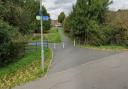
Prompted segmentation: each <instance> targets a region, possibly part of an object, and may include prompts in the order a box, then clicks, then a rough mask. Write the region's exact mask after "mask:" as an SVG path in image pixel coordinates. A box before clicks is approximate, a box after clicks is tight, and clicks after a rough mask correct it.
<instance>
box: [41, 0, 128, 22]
mask: <svg viewBox="0 0 128 89" xmlns="http://www.w3.org/2000/svg"><path fill="white" fill-rule="evenodd" d="M75 3H76V0H43V5H44V6H45V7H46V8H47V10H48V12H49V13H50V15H51V18H52V19H54V20H55V19H57V17H58V15H59V14H60V12H62V11H63V12H65V14H66V15H68V14H69V13H70V11H71V10H72V5H73V4H75ZM109 7H110V9H111V10H118V9H128V0H113V4H112V5H110V6H109Z"/></svg>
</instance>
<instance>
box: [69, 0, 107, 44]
mask: <svg viewBox="0 0 128 89" xmlns="http://www.w3.org/2000/svg"><path fill="white" fill-rule="evenodd" d="M108 5H109V0H77V3H76V5H74V6H73V11H72V12H71V14H70V15H69V20H68V22H67V23H70V34H71V36H73V37H74V38H79V39H81V40H82V41H85V42H86V43H88V44H94V45H99V44H100V43H101V44H102V38H103V37H102V36H103V34H102V35H101V33H102V30H101V28H102V27H101V26H103V24H104V17H105V16H104V15H105V12H106V11H107V9H108ZM99 32H100V33H99ZM99 34H100V35H99ZM99 36H101V37H99ZM94 38H95V39H94Z"/></svg>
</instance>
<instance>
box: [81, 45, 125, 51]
mask: <svg viewBox="0 0 128 89" xmlns="http://www.w3.org/2000/svg"><path fill="white" fill-rule="evenodd" d="M80 47H84V48H93V49H101V50H127V49H126V48H125V47H123V46H119V45H104V46H90V45H80Z"/></svg>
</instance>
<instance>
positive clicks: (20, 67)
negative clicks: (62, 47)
mask: <svg viewBox="0 0 128 89" xmlns="http://www.w3.org/2000/svg"><path fill="white" fill-rule="evenodd" d="M51 56H52V54H51V50H50V49H45V72H44V73H43V72H42V70H41V53H40V50H39V51H38V52H37V51H36V52H30V53H27V54H26V55H25V56H24V57H23V58H21V59H20V60H19V61H17V62H16V63H12V64H10V65H8V66H7V67H4V68H0V89H11V88H12V87H14V86H17V85H20V84H22V83H25V82H28V81H31V80H34V79H37V78H39V77H41V76H42V75H44V74H45V73H46V72H47V69H48V65H49V63H50V60H51Z"/></svg>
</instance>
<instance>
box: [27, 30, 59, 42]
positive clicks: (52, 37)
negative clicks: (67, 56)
mask: <svg viewBox="0 0 128 89" xmlns="http://www.w3.org/2000/svg"><path fill="white" fill-rule="evenodd" d="M34 35H35V36H34V37H32V36H31V37H30V36H28V37H29V41H32V42H37V41H40V40H41V36H40V34H39V33H37V34H34ZM44 39H46V40H48V42H49V43H54V42H55V43H59V42H61V37H60V34H59V31H58V30H57V28H51V30H49V31H48V33H45V34H44Z"/></svg>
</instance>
